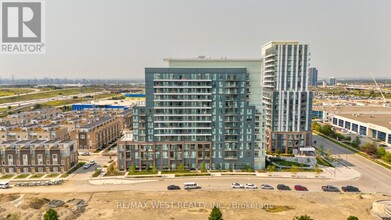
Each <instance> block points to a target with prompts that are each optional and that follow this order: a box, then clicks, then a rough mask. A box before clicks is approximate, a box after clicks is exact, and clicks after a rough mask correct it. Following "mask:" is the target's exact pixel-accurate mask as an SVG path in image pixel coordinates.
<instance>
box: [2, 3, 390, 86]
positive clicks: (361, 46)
mask: <svg viewBox="0 0 391 220" xmlns="http://www.w3.org/2000/svg"><path fill="white" fill-rule="evenodd" d="M390 11H391V1H387V0H378V1H369V0H366V1H360V2H357V1H354V0H346V1H337V0H330V1H313V0H298V1H289V0H277V1H259V0H246V1H234V0H215V1H191V0H187V1H183V0H167V1H157V0H155V1H153V0H147V1H125V0H118V1H115V2H108V1H103V0H94V1H92V0H84V1H76V0H68V1H60V0H51V1H46V46H47V48H46V54H44V55H0V65H1V67H2V68H1V72H0V76H1V77H2V78H10V77H11V75H14V76H15V78H42V77H51V78H69V79H71V78H85V79H92V78H97V79H110V78H111V79H137V80H140V79H144V68H145V67H167V66H168V65H167V63H165V62H164V61H163V58H167V57H175V58H191V57H196V56H198V55H205V56H211V57H217V58H218V57H221V56H226V57H227V58H260V48H261V46H262V45H263V44H265V43H267V42H268V41H272V40H297V41H300V42H301V43H305V44H309V45H310V49H311V61H310V62H311V66H313V67H317V68H318V70H319V78H328V77H331V76H335V77H336V78H337V79H338V78H340V79H352V78H364V79H370V76H369V72H372V73H373V74H374V75H375V77H376V78H377V79H382V78H383V79H389V78H391V77H390V76H391V66H390V65H389V60H390V58H391V40H390V39H391V38H390V37H391V29H390V28H389V24H388V23H389V21H391V13H389V12H390Z"/></svg>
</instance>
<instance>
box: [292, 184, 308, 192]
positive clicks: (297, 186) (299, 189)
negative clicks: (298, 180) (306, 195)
mask: <svg viewBox="0 0 391 220" xmlns="http://www.w3.org/2000/svg"><path fill="white" fill-rule="evenodd" d="M294 188H295V190H296V191H308V189H307V187H305V186H302V185H295V187H294Z"/></svg>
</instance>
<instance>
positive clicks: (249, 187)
mask: <svg viewBox="0 0 391 220" xmlns="http://www.w3.org/2000/svg"><path fill="white" fill-rule="evenodd" d="M244 188H246V189H258V187H257V186H256V185H255V184H252V183H246V185H244Z"/></svg>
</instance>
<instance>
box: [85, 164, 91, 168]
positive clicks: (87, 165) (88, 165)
mask: <svg viewBox="0 0 391 220" xmlns="http://www.w3.org/2000/svg"><path fill="white" fill-rule="evenodd" d="M90 166H91V164H89V163H86V164H84V166H83V168H84V169H88V168H90Z"/></svg>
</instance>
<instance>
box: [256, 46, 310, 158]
mask: <svg viewBox="0 0 391 220" xmlns="http://www.w3.org/2000/svg"><path fill="white" fill-rule="evenodd" d="M262 57H263V63H264V66H263V74H262V75H263V104H264V110H265V115H266V139H267V149H268V151H269V152H281V153H293V154H295V153H297V152H299V150H300V148H301V147H306V146H310V145H311V111H312V92H310V91H309V90H308V84H309V77H308V67H309V63H308V60H309V48H308V45H305V44H299V42H269V43H267V44H265V45H263V46H262Z"/></svg>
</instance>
